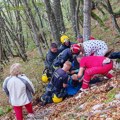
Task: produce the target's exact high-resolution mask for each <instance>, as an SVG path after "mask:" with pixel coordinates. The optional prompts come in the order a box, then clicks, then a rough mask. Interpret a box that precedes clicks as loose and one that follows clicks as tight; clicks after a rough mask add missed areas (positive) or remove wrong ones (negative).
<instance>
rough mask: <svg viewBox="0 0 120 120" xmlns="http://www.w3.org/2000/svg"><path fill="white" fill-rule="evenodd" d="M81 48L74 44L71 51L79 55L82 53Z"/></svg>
mask: <svg viewBox="0 0 120 120" xmlns="http://www.w3.org/2000/svg"><path fill="white" fill-rule="evenodd" d="M80 48H81V47H80V46H79V45H78V44H73V45H71V50H72V52H73V53H74V54H77V53H79V52H80Z"/></svg>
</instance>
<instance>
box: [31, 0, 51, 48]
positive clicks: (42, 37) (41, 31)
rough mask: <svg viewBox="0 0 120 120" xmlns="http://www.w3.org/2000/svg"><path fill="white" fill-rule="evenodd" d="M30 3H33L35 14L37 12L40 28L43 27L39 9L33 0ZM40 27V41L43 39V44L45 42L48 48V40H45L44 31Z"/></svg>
mask: <svg viewBox="0 0 120 120" xmlns="http://www.w3.org/2000/svg"><path fill="white" fill-rule="evenodd" d="M32 3H33V6H34V8H35V10H36V12H37V14H38V17H39V20H40V28H41V29H43V28H44V26H43V23H42V19H41V15H40V11H39V9H38V7H37V6H36V4H35V1H34V0H32ZM41 29H40V36H41V39H42V40H41V41H43V44H44V43H45V44H46V45H47V47H48V48H49V45H48V41H47V39H46V36H45V32H44V31H43V30H41Z"/></svg>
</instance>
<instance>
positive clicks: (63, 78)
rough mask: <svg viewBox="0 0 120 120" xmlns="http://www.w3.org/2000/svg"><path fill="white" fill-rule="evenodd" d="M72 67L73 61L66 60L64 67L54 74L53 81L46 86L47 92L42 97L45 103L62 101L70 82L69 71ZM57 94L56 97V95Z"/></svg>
mask: <svg viewBox="0 0 120 120" xmlns="http://www.w3.org/2000/svg"><path fill="white" fill-rule="evenodd" d="M70 68H71V62H69V61H66V62H65V63H64V65H63V67H62V68H58V69H57V70H55V72H54V73H53V75H52V79H51V81H50V82H49V83H48V84H47V86H46V91H45V93H44V94H43V95H42V96H41V97H40V101H41V102H42V104H43V105H45V104H47V103H52V102H55V101H54V100H55V99H56V100H59V101H57V102H60V101H62V100H63V99H64V98H65V97H66V96H67V92H66V87H67V83H68V78H69V76H68V71H69V70H70ZM55 96H56V97H55Z"/></svg>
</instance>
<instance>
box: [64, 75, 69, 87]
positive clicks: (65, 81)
mask: <svg viewBox="0 0 120 120" xmlns="http://www.w3.org/2000/svg"><path fill="white" fill-rule="evenodd" d="M68 78H69V77H68V75H67V76H66V77H65V78H64V82H63V88H66V87H67V82H68Z"/></svg>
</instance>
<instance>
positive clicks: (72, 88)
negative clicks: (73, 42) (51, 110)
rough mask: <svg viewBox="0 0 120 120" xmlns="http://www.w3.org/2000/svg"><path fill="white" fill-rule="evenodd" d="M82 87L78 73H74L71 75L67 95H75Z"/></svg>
mask: <svg viewBox="0 0 120 120" xmlns="http://www.w3.org/2000/svg"><path fill="white" fill-rule="evenodd" d="M80 88H81V82H79V80H78V77H77V74H73V75H72V76H70V77H69V80H68V86H67V89H66V90H67V95H68V97H69V96H73V95H75V94H77V93H78V91H79V90H80Z"/></svg>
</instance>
